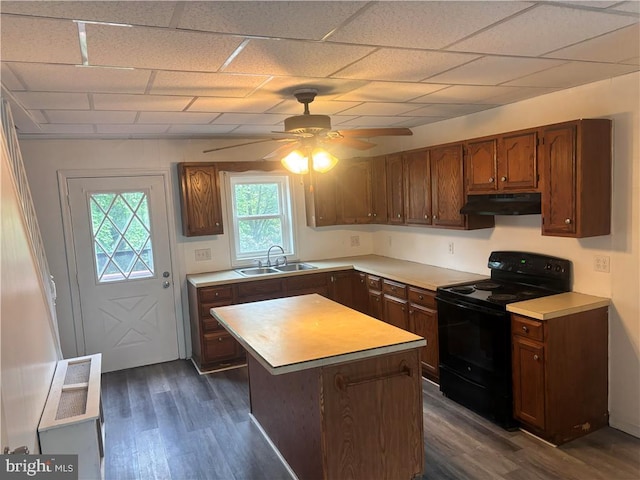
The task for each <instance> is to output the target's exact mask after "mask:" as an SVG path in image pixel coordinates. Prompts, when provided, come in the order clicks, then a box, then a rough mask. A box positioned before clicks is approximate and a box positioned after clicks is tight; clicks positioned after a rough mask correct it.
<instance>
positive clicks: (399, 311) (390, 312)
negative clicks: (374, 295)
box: [383, 295, 409, 331]
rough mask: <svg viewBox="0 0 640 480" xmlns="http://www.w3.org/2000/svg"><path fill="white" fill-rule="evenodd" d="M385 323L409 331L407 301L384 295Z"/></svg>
mask: <svg viewBox="0 0 640 480" xmlns="http://www.w3.org/2000/svg"><path fill="white" fill-rule="evenodd" d="M383 305H384V321H385V322H387V323H390V324H391V325H395V326H396V327H398V328H402V329H403V330H407V331H408V330H409V309H408V307H407V301H406V300H402V299H400V298H396V297H390V296H388V295H384V298H383Z"/></svg>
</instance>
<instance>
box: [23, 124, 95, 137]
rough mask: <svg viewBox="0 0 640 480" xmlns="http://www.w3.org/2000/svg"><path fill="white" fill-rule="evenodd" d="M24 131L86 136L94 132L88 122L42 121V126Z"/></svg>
mask: <svg viewBox="0 0 640 480" xmlns="http://www.w3.org/2000/svg"><path fill="white" fill-rule="evenodd" d="M23 133H39V134H45V135H78V136H86V135H91V134H93V133H94V129H93V125H87V124H78V125H73V124H67V125H62V124H49V123H41V124H40V128H33V129H30V130H29V131H24V132H23Z"/></svg>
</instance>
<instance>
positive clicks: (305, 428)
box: [211, 294, 425, 479]
mask: <svg viewBox="0 0 640 480" xmlns="http://www.w3.org/2000/svg"><path fill="white" fill-rule="evenodd" d="M211 314H212V315H213V316H214V317H215V319H216V320H217V321H219V322H220V323H221V324H222V325H223V326H224V328H226V329H227V330H228V331H229V332H230V333H231V335H233V336H234V337H235V338H236V339H237V340H238V341H239V342H240V344H241V345H242V346H243V347H244V348H245V349H246V350H247V353H248V356H247V357H248V359H247V363H248V367H249V388H250V400H251V416H252V419H253V420H254V421H255V422H256V424H257V425H258V426H259V427H260V428H261V430H262V431H263V433H264V434H265V436H266V437H267V438H268V439H269V441H270V442H271V444H272V445H273V446H274V448H275V449H276V450H277V452H278V453H279V455H280V456H281V458H282V459H283V461H285V462H286V464H287V465H288V467H289V469H290V470H291V473H292V474H293V475H294V476H296V477H297V478H300V479H360V478H361V479H372V478H376V479H378V478H379V479H384V478H393V479H410V478H413V477H414V476H417V475H421V474H422V471H423V465H424V453H423V452H424V450H423V431H422V389H421V375H420V362H419V348H420V347H422V346H424V345H425V340H424V339H423V338H421V337H419V336H417V335H414V334H412V333H410V332H407V331H405V330H402V329H399V328H396V327H394V326H392V325H389V324H386V323H384V322H381V321H378V320H375V319H373V318H371V317H369V316H367V315H364V314H362V313H359V312H357V311H355V310H352V309H350V308H347V307H345V306H343V305H340V304H338V303H336V302H333V301H331V300H328V299H326V298H324V297H322V296H320V295H317V294H313V295H302V296H297V297H289V298H280V299H275V300H267V301H262V302H254V303H246V304H240V305H231V306H226V307H217V308H212V309H211Z"/></svg>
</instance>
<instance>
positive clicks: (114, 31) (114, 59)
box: [86, 24, 242, 71]
mask: <svg viewBox="0 0 640 480" xmlns="http://www.w3.org/2000/svg"><path fill="white" fill-rule="evenodd" d="M86 28H87V50H88V57H89V64H91V65H110V66H119V67H135V68H154V69H160V70H187V71H216V70H218V68H220V66H221V65H222V64H223V63H224V62H225V60H226V59H227V57H229V55H231V53H232V52H233V51H234V50H235V49H236V47H237V46H238V45H239V44H240V42H241V41H242V39H241V38H237V37H231V36H224V35H216V34H213V33H199V32H184V31H175V30H168V29H159V28H152V27H132V28H127V27H114V26H109V25H94V24H88V25H87V26H86Z"/></svg>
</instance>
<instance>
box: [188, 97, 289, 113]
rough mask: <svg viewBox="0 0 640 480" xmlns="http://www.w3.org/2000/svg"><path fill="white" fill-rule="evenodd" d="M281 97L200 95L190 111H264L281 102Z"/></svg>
mask: <svg viewBox="0 0 640 480" xmlns="http://www.w3.org/2000/svg"><path fill="white" fill-rule="evenodd" d="M280 101H281V100H280V99H277V98H267V97H262V98H260V97H249V98H221V97H217V98H216V97H200V98H197V99H196V100H195V101H194V102H193V104H191V106H190V107H189V111H190V112H240V113H264V112H266V111H267V110H269V109H270V108H272V107H273V106H274V105H277V104H278V103H280Z"/></svg>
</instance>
